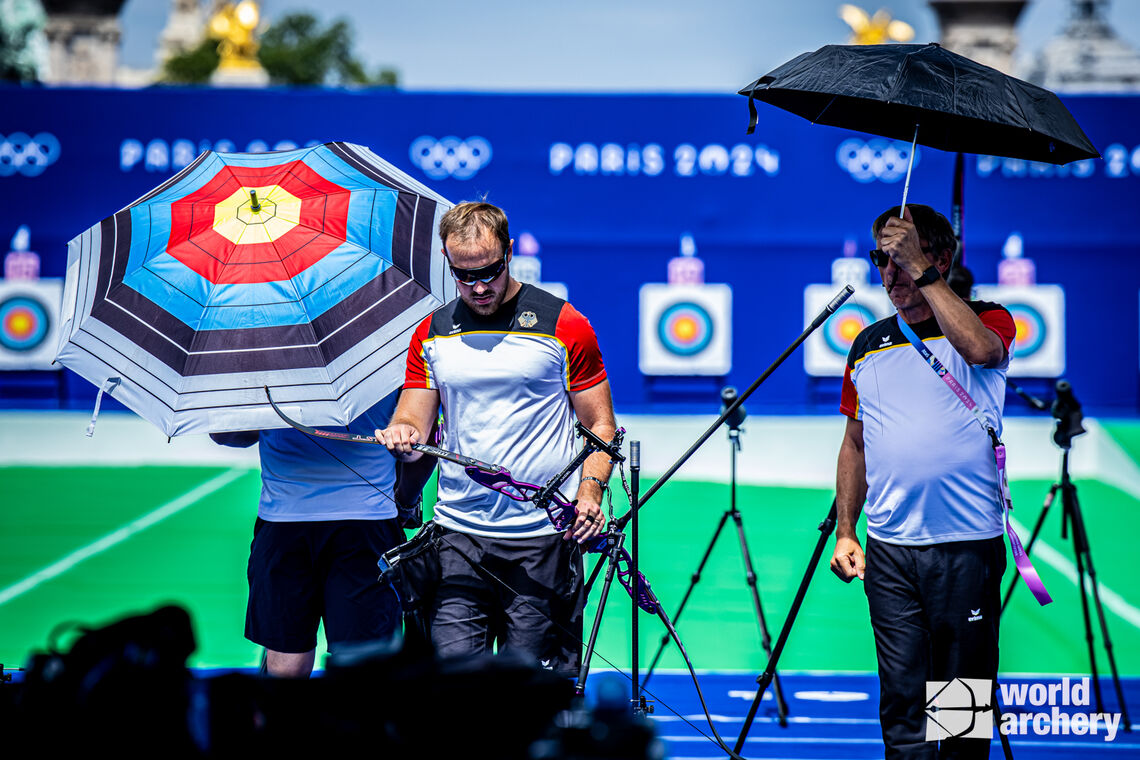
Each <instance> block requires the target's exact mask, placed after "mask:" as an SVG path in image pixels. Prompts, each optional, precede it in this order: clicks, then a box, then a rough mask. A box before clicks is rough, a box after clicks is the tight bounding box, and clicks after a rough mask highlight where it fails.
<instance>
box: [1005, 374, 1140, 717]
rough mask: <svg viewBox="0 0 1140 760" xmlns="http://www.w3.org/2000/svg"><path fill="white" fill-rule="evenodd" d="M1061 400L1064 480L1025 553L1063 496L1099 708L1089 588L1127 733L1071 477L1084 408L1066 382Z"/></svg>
mask: <svg viewBox="0 0 1140 760" xmlns="http://www.w3.org/2000/svg"><path fill="white" fill-rule="evenodd" d="M1056 391H1057V400H1056V401H1054V402H1053V407H1052V413H1053V416H1054V417H1056V419H1057V429H1056V431H1055V432H1054V433H1053V441H1054V442H1055V443H1056V444H1057V445H1058V446H1059V447H1060V448H1061V479H1060V481H1058V482H1056V483H1054V484H1053V485H1052V486H1051V487H1050V488H1049V493H1048V495H1046V497H1045V503H1044V504H1043V505H1042V507H1041V514H1040V515H1038V516H1037V524H1036V525H1034V526H1033V534H1032V535H1031V536H1030V537H1029V543H1028V544H1027V545H1026V546H1025V553H1026V554H1029V553H1030V552H1032V551H1033V544H1034V543H1035V542H1036V541H1037V536H1038V535H1039V534H1040V533H1041V528H1042V526H1043V525H1044V524H1045V518H1046V517H1048V516H1049V508H1050V507H1051V506H1053V502H1054V500H1055V499H1056V497H1057V494H1058V493H1060V494H1061V539H1062V540H1064V539H1067V538H1068V532H1069V530H1071V531H1072V534H1073V555H1074V557H1075V559H1076V564H1077V590H1078V591H1079V592H1080V595H1081V613H1082V616H1083V618H1084V626H1085V641H1086V642H1087V643H1088V650H1089V669H1090V675H1091V676H1092V678H1091V680H1092V685H1093V692H1094V693H1095V694H1096V709H1097V711H1098V712H1104V711H1105V710H1104V699H1103V696H1102V694H1101V689H1100V678H1099V677H1098V673H1097V665H1096V651H1095V648H1094V645H1093V627H1092V618H1091V616H1090V614H1089V593H1088V589H1089V587H1091V588H1092V596H1093V603H1094V604H1095V606H1096V614H1097V619H1098V621H1099V622H1100V634H1101V640H1102V644H1103V646H1104V651H1105V654H1106V655H1107V657H1108V666H1109V669H1110V671H1111V673H1112V684H1113V687H1114V688H1115V689H1116V699H1117V701H1118V702H1119V703H1120V717H1121V720H1122V722H1123V723H1124V730H1125V731H1128V732H1131V731H1132V721H1131V720H1130V719H1129V717H1128V706H1127V705H1126V704H1125V702H1124V691H1123V689H1122V688H1121V685H1120V674H1119V672H1118V671H1117V669H1116V657H1115V655H1114V654H1113V651H1112V639H1111V638H1110V637H1109V635H1108V621H1107V620H1106V619H1105V616H1104V607H1103V605H1102V604H1101V601H1100V584H1099V583H1098V582H1097V578H1096V568H1095V567H1094V566H1093V559H1092V550H1091V549H1090V548H1089V537H1088V533H1087V532H1086V531H1085V518H1084V515H1082V514H1081V504H1080V500H1079V499H1078V498H1077V486H1076V484H1074V483H1073V481H1072V479H1071V478H1070V477H1069V452H1070V451H1071V450H1072V446H1073V437H1074V436H1078V435H1081V434H1082V433H1084V432H1085V429H1084V427H1083V426H1082V425H1081V420H1082V417H1083V415H1082V414H1081V405H1080V403H1078V402H1077V400H1076V397H1075V396H1073V388H1072V386H1071V385H1070V384H1069V383H1068V381H1065V380H1058V381H1057V385H1056ZM1030 403H1031V404H1033V406H1037V407H1038V408H1040V409H1044V408H1046V407H1045V404H1044V403H1043V402H1038V403H1036V404H1034V403H1033V401H1030ZM1086 573H1087V575H1088V583H1087V584H1086V581H1085V576H1086ZM1016 582H1017V578H1014V579H1013V580H1012V581H1011V582H1010V584H1009V587H1008V588H1007V589H1006V592H1005V596H1004V597H1003V598H1002V602H1001V612H1002V613H1004V612H1005V608H1006V605H1007V604H1009V598H1010V596H1011V595H1012V594H1013V589H1014V588H1015V587H1016Z"/></svg>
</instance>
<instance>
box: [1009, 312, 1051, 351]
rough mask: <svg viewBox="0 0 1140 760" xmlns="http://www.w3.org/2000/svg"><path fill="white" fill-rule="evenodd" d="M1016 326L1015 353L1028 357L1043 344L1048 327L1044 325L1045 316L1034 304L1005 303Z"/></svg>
mask: <svg viewBox="0 0 1140 760" xmlns="http://www.w3.org/2000/svg"><path fill="white" fill-rule="evenodd" d="M1005 308H1006V309H1007V310H1008V311H1009V314H1010V316H1011V317H1013V324H1014V326H1015V327H1016V328H1017V337H1016V339H1015V340H1016V341H1017V344H1016V346H1015V348H1016V351H1017V355H1018V356H1019V357H1021V358H1028V357H1030V356H1032V355H1033V354H1035V353H1037V351H1038V350H1039V349H1040V348H1041V346H1043V345H1044V344H1045V336H1046V334H1047V333H1048V331H1049V328H1048V327H1046V325H1045V317H1043V316H1042V315H1041V312H1040V311H1038V310H1037V308H1036V307H1035V306H1030V305H1029V304H1025V303H1014V304H1007V305H1006V307H1005Z"/></svg>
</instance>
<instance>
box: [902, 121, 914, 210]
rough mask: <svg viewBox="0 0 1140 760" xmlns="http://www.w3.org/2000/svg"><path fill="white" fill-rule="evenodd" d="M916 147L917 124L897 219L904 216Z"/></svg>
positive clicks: (911, 143)
mask: <svg viewBox="0 0 1140 760" xmlns="http://www.w3.org/2000/svg"><path fill="white" fill-rule="evenodd" d="M917 147H918V125H917V124H915V125H914V139H913V140H911V142H910V160H909V161H907V164H906V182H905V183H904V184H903V199H902V204H901V205H900V206H899V219H903V218H905V217H906V197H907V195H908V194H909V193H910V170H911V169H913V168H914V151H915V149H916V148H917Z"/></svg>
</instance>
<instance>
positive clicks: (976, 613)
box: [966, 609, 982, 623]
mask: <svg viewBox="0 0 1140 760" xmlns="http://www.w3.org/2000/svg"><path fill="white" fill-rule="evenodd" d="M981 619H982V611H981V610H980V609H978V610H970V617H968V618H966V620H967V621H968V622H971V623H973V622H974V621H976V620H981Z"/></svg>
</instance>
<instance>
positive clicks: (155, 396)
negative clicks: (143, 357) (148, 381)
mask: <svg viewBox="0 0 1140 760" xmlns="http://www.w3.org/2000/svg"><path fill="white" fill-rule="evenodd" d="M79 332H81V333H83V334H84V335H87V336H88V337H90V338H91V339H92V340H95V341H98V342H99V343H101V344H103V345H104V346H105V347H106V348H107V349H108V350H109V351H113V352H115V353H116V354H118V355H119V356H121V357H123V358H124V359H126V360H127V361H128V362H130V363H131V364H133V365H135V366H136V367H138V368H139V369H140V370H142V371H143V372H145V373H146V374H148V375H150V376H151V377H153V378H154V379H155V380H157V381H158V382H159V383H161V384H162V385H165V386H166V387H167V388H169V389H170V392H171V393H174V394H180V391H179V390H178V389H177V388H175V387H174V386H173V385H171V384H170V383H168V382H166V381H165V380H163V379H162V378H161V377H159V376H158V375H156V374H154V373H153V372H151V371H150V370H149V369H147V368H146V367H144V366H142V365H141V364H139V363H138V362H136V361H135V360H134V359H131V358H130V357H129V356H127V355H126V354H124V353H123V352H122V351H120V350H119V349H117V348H115V347H114V346H112V345H111V344H110V343H108V342H107V341H105V340H103V339H102V338H100V337H99V336H98V335H96V334H94V333H92V332H91V331H89V330H87V329H85V328H83V327H80V328H79ZM70 345H72V346H74V347H75V348H78V349H79V350H80V351H84V352H86V353H88V354H90V356H91V357H92V358H93V359H96V360H97V361H100V362H102V363H103V364H106V365H107V366H108V367H110V368H111V369H113V370H115V372H116V373H118V375H119V377H127V378H130V374H129V373H127V372H123V371H122V370H121V369H120V368H118V367H116V366H115V365H113V364H111V362H109V361H107V360H106V359H104V358H103V357H101V356H99V355H98V354H95V353H93V352H92V351H91V350H90V349H88V348H87V347H85V346H81V345H80V344H78V343H76V342H75V341H74V340H73V341H72V342H71V344H70ZM148 356H149V354H148ZM134 384H135V385H137V386H138V387H139V388H141V389H142V390H144V391H146V392H147V393H149V394H150V395H151V396H154V398H155V400H156V401H158V402H159V403H160V404H162V405H163V406H165V407H166V408H167V409H170V410H171V411H174V407H172V406H170V404H167V403H166V402H165V401H163V400H162V399H161V398H160V397H159V396H157V395H155V394H154V393H153V392H152V391H150V390H147V388H146V387H145V386H143V385H141V384H140V383H138V382H135V383H134Z"/></svg>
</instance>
